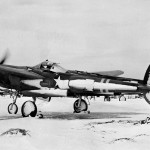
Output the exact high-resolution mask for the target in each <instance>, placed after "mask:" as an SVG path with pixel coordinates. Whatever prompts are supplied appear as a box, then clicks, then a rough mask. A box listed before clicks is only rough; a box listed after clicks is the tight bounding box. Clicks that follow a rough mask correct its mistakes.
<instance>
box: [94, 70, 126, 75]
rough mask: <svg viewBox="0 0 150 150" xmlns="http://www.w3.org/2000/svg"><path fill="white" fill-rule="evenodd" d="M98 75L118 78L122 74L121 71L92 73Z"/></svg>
mask: <svg viewBox="0 0 150 150" xmlns="http://www.w3.org/2000/svg"><path fill="white" fill-rule="evenodd" d="M92 73H95V74H99V75H108V76H119V75H122V74H124V72H123V71H121V70H112V71H100V72H92Z"/></svg>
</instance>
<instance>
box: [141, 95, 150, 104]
mask: <svg viewBox="0 0 150 150" xmlns="http://www.w3.org/2000/svg"><path fill="white" fill-rule="evenodd" d="M143 95H144V99H145V100H146V102H147V103H148V104H150V92H147V93H144V94H143Z"/></svg>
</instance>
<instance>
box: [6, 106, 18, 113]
mask: <svg viewBox="0 0 150 150" xmlns="http://www.w3.org/2000/svg"><path fill="white" fill-rule="evenodd" d="M17 112H18V106H17V105H16V104H14V103H10V104H9V105H8V113H9V114H16V113H17Z"/></svg>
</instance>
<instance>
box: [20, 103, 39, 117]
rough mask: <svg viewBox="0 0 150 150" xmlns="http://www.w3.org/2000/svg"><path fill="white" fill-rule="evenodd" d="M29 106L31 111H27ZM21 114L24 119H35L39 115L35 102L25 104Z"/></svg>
mask: <svg viewBox="0 0 150 150" xmlns="http://www.w3.org/2000/svg"><path fill="white" fill-rule="evenodd" d="M27 106H29V107H30V108H29V109H30V110H27ZM21 113H22V116H23V117H29V116H31V117H35V116H36V114H37V106H36V104H35V103H34V102H33V101H26V102H24V103H23V105H22V107H21Z"/></svg>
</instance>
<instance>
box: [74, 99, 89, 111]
mask: <svg viewBox="0 0 150 150" xmlns="http://www.w3.org/2000/svg"><path fill="white" fill-rule="evenodd" d="M78 103H79V99H78V100H76V101H75V102H74V104H73V108H74V112H75V113H80V112H82V111H87V110H88V104H87V102H86V101H85V100H83V99H82V100H81V105H85V108H84V109H82V108H81V107H78Z"/></svg>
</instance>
